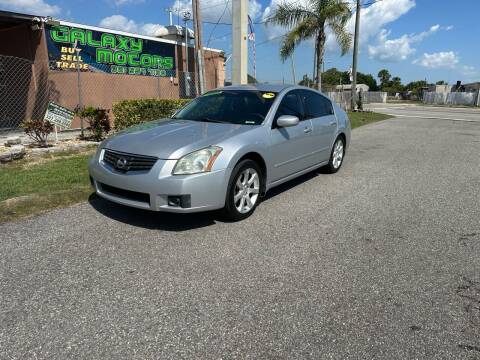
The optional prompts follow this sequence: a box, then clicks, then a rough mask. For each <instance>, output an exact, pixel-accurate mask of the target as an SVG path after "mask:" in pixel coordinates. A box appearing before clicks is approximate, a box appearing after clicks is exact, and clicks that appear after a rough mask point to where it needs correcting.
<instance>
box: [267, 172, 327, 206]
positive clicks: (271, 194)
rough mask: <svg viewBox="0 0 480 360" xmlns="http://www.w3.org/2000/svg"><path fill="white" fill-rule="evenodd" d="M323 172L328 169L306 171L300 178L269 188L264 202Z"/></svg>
mask: <svg viewBox="0 0 480 360" xmlns="http://www.w3.org/2000/svg"><path fill="white" fill-rule="evenodd" d="M321 174H326V171H325V170H323V169H317V170H313V171H311V172H309V173H306V174H304V175H302V176H299V177H298V178H295V179H292V180H290V181H287V182H286V183H283V184H281V185H278V186H276V187H274V188H273V189H271V190H269V191H268V192H267V194H266V195H265V197H264V198H263V200H262V202H267V201H268V200H270V199H271V198H273V197H275V196H277V195H280V194H281V193H283V192H285V191H288V190H290V189H292V188H294V187H296V186H298V185H301V184H303V183H305V182H307V181H309V180H312V179H313V178H316V177H317V176H319V175H321Z"/></svg>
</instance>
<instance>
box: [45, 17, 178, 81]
mask: <svg viewBox="0 0 480 360" xmlns="http://www.w3.org/2000/svg"><path fill="white" fill-rule="evenodd" d="M46 33H47V46H48V58H49V61H50V68H51V69H53V70H66V71H68V70H71V71H77V69H80V70H81V71H94V72H105V73H111V74H128V75H144V76H159V77H169V76H174V75H175V45H174V44H170V43H164V42H160V41H155V40H146V39H141V38H134V37H129V36H123V35H118V34H113V33H108V32H102V31H96V30H89V29H81V28H75V27H70V26H66V25H60V26H51V25H47V26H46Z"/></svg>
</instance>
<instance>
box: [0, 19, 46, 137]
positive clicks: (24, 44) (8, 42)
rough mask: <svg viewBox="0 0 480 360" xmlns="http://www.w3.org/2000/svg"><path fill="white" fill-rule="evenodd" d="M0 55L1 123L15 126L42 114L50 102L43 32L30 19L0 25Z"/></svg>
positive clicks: (7, 126) (3, 125)
mask: <svg viewBox="0 0 480 360" xmlns="http://www.w3.org/2000/svg"><path fill="white" fill-rule="evenodd" d="M0 56H1V59H0V68H1V71H2V74H1V75H2V77H1V84H0V90H1V91H2V94H0V121H1V122H2V124H0V127H2V128H10V127H11V128H15V127H18V126H19V125H20V123H21V122H22V121H23V120H25V119H31V118H42V117H43V114H44V113H45V110H46V106H47V104H48V92H47V91H46V90H45V89H46V88H47V86H48V62H46V61H45V59H46V57H47V51H46V46H45V38H44V32H43V31H42V30H32V28H31V23H30V22H28V21H26V22H24V23H20V24H19V25H15V26H12V27H9V28H3V29H1V31H0ZM3 92H4V93H3Z"/></svg>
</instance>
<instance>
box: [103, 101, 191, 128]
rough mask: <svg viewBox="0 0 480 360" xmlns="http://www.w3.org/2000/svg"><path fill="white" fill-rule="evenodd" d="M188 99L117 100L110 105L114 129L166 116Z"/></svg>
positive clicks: (170, 114) (169, 115)
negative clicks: (113, 118)
mask: <svg viewBox="0 0 480 360" xmlns="http://www.w3.org/2000/svg"><path fill="white" fill-rule="evenodd" d="M189 101H190V99H139V100H124V101H119V102H117V103H115V104H113V106H112V111H113V115H114V116H115V129H116V130H120V129H125V128H127V127H130V126H133V125H137V124H140V123H143V122H146V121H151V120H156V119H162V118H168V117H171V116H172V115H173V113H174V112H175V111H177V110H178V109H179V108H181V107H182V106H184V105H185V104H187V103H188V102H189Z"/></svg>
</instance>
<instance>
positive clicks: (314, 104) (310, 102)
mask: <svg viewBox="0 0 480 360" xmlns="http://www.w3.org/2000/svg"><path fill="white" fill-rule="evenodd" d="M301 97H302V100H303V103H304V106H305V117H306V118H307V119H310V120H311V121H312V125H313V132H312V136H313V138H314V139H315V152H316V153H317V162H323V161H327V160H328V159H329V158H330V152H331V146H332V144H333V141H334V138H333V137H334V136H335V134H336V132H337V118H336V117H335V113H334V111H333V106H332V102H331V100H330V99H328V98H327V97H325V96H323V95H321V94H319V93H318V92H315V91H312V90H302V93H301Z"/></svg>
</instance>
